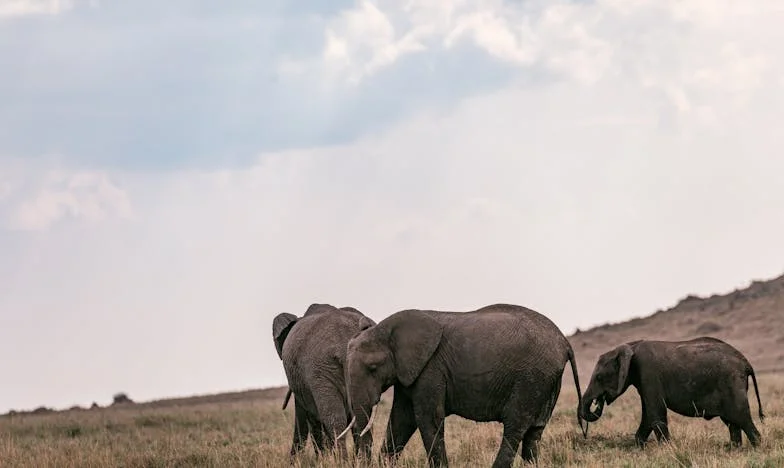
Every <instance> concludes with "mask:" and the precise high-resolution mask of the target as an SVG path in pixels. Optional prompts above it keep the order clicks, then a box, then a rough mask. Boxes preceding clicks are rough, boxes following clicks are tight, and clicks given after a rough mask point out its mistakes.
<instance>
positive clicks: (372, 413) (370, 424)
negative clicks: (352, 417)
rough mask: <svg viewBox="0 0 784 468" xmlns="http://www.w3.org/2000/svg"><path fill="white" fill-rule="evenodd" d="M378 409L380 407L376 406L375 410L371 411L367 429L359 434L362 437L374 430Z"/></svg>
mask: <svg viewBox="0 0 784 468" xmlns="http://www.w3.org/2000/svg"><path fill="white" fill-rule="evenodd" d="M376 408H378V405H376V406H374V407H373V409H372V410H371V411H370V419H368V423H367V425H366V426H365V428H364V429H362V432H360V433H359V436H360V437H362V436H363V435H365V433H367V432H368V431H369V430H371V429H372V428H373V419H375V418H376Z"/></svg>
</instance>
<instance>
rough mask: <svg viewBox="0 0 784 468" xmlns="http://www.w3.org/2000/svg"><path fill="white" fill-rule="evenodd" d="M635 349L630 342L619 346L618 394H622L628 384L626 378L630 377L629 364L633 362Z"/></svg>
mask: <svg viewBox="0 0 784 468" xmlns="http://www.w3.org/2000/svg"><path fill="white" fill-rule="evenodd" d="M633 355H634V350H632V347H631V346H629V345H628V344H623V345H621V346H618V357H616V359H617V361H618V390H617V392H616V394H617V395H620V394H621V392H622V391H623V388H624V387H625V386H626V379H627V378H628V377H629V366H630V365H631V363H632V356H633Z"/></svg>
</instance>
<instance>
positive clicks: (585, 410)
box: [580, 392, 604, 423]
mask: <svg viewBox="0 0 784 468" xmlns="http://www.w3.org/2000/svg"><path fill="white" fill-rule="evenodd" d="M586 393H587V392H586ZM594 402H596V404H597V408H596V410H594V411H591V406H593V404H594ZM603 410H604V397H603V396H601V395H600V396H598V397H595V396H590V394H588V395H586V396H585V397H583V402H582V405H580V413H581V415H582V418H583V419H585V420H586V421H588V422H589V423H592V422H596V420H598V419H599V418H601V417H602V411H603Z"/></svg>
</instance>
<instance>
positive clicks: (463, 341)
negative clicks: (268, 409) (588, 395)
mask: <svg viewBox="0 0 784 468" xmlns="http://www.w3.org/2000/svg"><path fill="white" fill-rule="evenodd" d="M567 361H570V362H571V365H572V374H573V376H574V382H575V385H576V387H577V395H578V398H579V397H580V381H579V378H578V375H577V367H576V363H575V358H574V353H573V351H572V348H571V346H570V344H569V342H568V341H567V340H566V337H564V335H563V333H561V331H560V330H559V329H558V328H557V327H556V326H555V324H554V323H553V322H552V321H550V319H548V318H547V317H545V316H544V315H541V314H539V313H538V312H535V311H533V310H530V309H528V308H525V307H522V306H517V305H508V304H496V305H491V306H486V307H483V308H480V309H478V310H475V311H470V312H442V311H431V310H404V311H400V312H397V313H395V314H392V315H391V316H389V317H387V318H386V319H384V320H382V321H381V322H379V323H378V325H376V326H373V327H370V328H368V329H367V330H365V331H363V332H362V333H360V334H359V335H357V336H356V337H354V338H353V339H351V340H350V341H349V344H348V360H347V371H346V381H347V383H348V391H349V401H350V407H351V411H352V414H353V418H352V420H351V422H350V423H349V425H348V427H347V428H346V430H344V432H343V433H341V435H340V436H339V437H342V436H343V435H345V434H346V432H347V431H348V430H349V428H351V429H352V430H353V431H354V433H355V434H356V432H357V431H360V429H361V432H360V434H359V435H363V434H364V433H365V432H370V428H371V426H372V423H373V419H374V417H375V411H376V405H377V404H378V402H379V399H380V397H381V394H382V393H383V392H384V391H386V390H387V389H388V388H389V387H390V386H393V385H394V398H393V402H392V410H391V413H390V416H389V421H388V424H387V433H386V440H385V442H384V445H383V446H382V454H383V455H384V456H385V458H386V459H387V461H388V462H391V463H393V462H394V461H395V459H396V458H397V456H398V455H399V454H400V452H401V451H402V450H403V448H404V447H405V445H406V443H407V442H408V441H409V439H410V438H411V436H412V435H413V434H414V432H415V431H416V430H417V429H419V431H420V434H421V436H422V441H423V442H424V445H425V449H426V452H427V454H428V462H429V464H430V466H436V465H441V466H447V464H448V463H447V456H446V449H445V445H444V419H445V418H446V416H448V415H451V414H456V415H459V416H462V417H464V418H466V419H471V420H474V421H499V422H502V423H503V427H504V430H503V437H502V441H501V444H500V448H499V450H498V453H497V455H496V459H495V462H494V463H493V466H494V467H496V468H499V467H509V466H511V465H512V463H513V461H514V458H515V456H516V454H517V452H518V448H519V447H520V443H521V441H522V456H523V459H524V460H527V461H532V460H534V459H536V457H537V445H538V441H539V439H540V438H541V435H542V431H543V430H544V428H545V425H546V424H547V422H548V421H549V419H550V417H551V416H552V412H553V408H554V407H555V403H556V401H557V399H558V396H559V394H560V390H561V377H562V375H563V372H564V367H565V365H566V362H567ZM578 424H580V426H581V427H582V421H580V420H579V417H578ZM586 427H587V423H586ZM363 428H364V429H363ZM583 434H584V435H585V432H584V433H583ZM361 442H364V441H361Z"/></svg>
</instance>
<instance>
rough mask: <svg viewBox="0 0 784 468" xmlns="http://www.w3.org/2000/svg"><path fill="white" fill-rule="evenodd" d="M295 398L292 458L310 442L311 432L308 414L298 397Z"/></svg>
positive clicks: (290, 451) (290, 452) (290, 453)
mask: <svg viewBox="0 0 784 468" xmlns="http://www.w3.org/2000/svg"><path fill="white" fill-rule="evenodd" d="M294 398H295V400H294V439H293V441H292V443H291V450H289V455H290V456H292V457H293V456H295V455H297V453H299V452H300V451H302V449H303V448H304V447H305V444H306V443H307V442H308V433H309V432H310V431H309V427H308V426H309V424H308V415H307V412H306V411H305V408H303V407H302V405H300V404H299V403H297V401H296V398H297V397H296V396H295V397H294Z"/></svg>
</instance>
